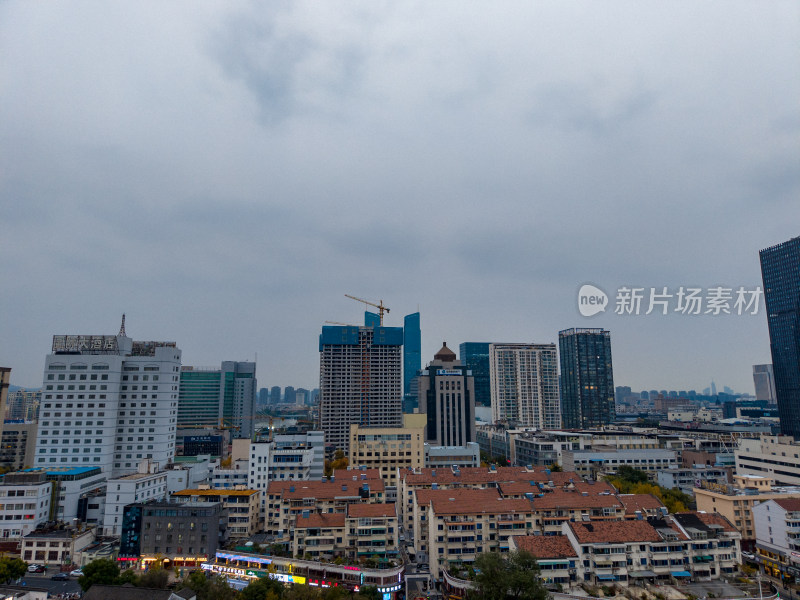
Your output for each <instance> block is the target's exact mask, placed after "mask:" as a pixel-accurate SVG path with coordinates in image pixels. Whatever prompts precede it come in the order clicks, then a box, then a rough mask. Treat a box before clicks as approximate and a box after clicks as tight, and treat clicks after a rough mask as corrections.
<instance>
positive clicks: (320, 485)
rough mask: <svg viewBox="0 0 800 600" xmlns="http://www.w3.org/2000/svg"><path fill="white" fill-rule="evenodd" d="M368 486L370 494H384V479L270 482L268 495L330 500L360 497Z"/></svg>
mask: <svg viewBox="0 0 800 600" xmlns="http://www.w3.org/2000/svg"><path fill="white" fill-rule="evenodd" d="M364 484H366V485H368V486H369V491H370V493H373V492H383V491H384V489H385V486H384V484H383V479H367V480H365V481H361V480H359V481H357V482H356V481H351V480H345V481H270V482H269V485H268V486H267V494H280V496H281V497H282V498H316V499H318V500H328V499H334V498H350V497H355V496H358V491H359V490H360V489H361V487H362V486H363V485H364Z"/></svg>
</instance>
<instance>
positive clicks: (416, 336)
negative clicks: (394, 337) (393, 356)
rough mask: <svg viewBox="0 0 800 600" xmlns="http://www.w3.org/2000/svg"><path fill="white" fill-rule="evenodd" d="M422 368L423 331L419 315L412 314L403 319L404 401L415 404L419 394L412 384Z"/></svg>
mask: <svg viewBox="0 0 800 600" xmlns="http://www.w3.org/2000/svg"><path fill="white" fill-rule="evenodd" d="M421 368H422V330H421V329H420V321H419V313H418V312H415V313H411V314H410V315H406V316H405V317H404V318H403V401H404V402H405V403H406V404H409V403H411V404H413V403H414V401H415V400H416V399H417V393H416V392H415V390H414V389H413V386H412V382H413V381H414V378H415V377H416V376H417V372H418V371H419V370H420V369H421Z"/></svg>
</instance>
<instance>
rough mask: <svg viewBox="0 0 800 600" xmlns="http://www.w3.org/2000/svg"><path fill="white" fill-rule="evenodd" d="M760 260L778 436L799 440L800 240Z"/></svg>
mask: <svg viewBox="0 0 800 600" xmlns="http://www.w3.org/2000/svg"><path fill="white" fill-rule="evenodd" d="M759 257H760V259H761V277H762V280H763V282H764V303H765V305H766V309H767V325H768V327H769V342H770V344H769V345H770V351H771V353H772V369H773V372H774V375H775V394H776V398H777V400H778V412H779V413H780V420H781V433H782V434H783V435H790V436H792V437H793V438H794V439H800V237H796V238H792V239H791V240H789V241H787V242H783V243H781V244H777V245H775V246H771V247H770V248H765V249H764V250H761V252H759Z"/></svg>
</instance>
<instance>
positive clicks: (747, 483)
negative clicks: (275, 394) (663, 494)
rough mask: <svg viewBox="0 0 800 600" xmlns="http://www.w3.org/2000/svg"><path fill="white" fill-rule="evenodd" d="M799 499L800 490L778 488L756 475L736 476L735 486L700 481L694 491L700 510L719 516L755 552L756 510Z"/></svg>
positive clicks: (766, 479) (795, 488) (798, 488)
mask: <svg viewBox="0 0 800 600" xmlns="http://www.w3.org/2000/svg"><path fill="white" fill-rule="evenodd" d="M798 496H800V487H792V486H788V487H779V486H776V485H775V480H773V479H771V478H768V477H760V476H757V475H734V476H733V484H732V485H720V484H713V483H707V482H703V481H701V482H700V487H699V488H695V490H694V497H695V501H696V502H697V510H701V511H705V512H709V513H711V512H713V513H718V514H720V515H722V516H723V517H725V518H726V519H727V520H728V521H730V522H731V523H733V525H734V526H735V527H736V529H737V530H739V532H740V533H741V534H742V540H743V544H744V546H745V548H747V549H752V547H753V545H754V543H755V539H756V530H755V524H754V521H753V507H754V506H755V505H757V504H759V503H761V502H767V501H769V500H782V499H785V498H797V497H798Z"/></svg>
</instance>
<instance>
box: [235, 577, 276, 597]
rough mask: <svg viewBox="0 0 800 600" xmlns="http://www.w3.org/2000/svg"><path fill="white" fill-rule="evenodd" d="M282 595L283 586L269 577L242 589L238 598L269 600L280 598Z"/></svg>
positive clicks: (257, 580)
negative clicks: (270, 599)
mask: <svg viewBox="0 0 800 600" xmlns="http://www.w3.org/2000/svg"><path fill="white" fill-rule="evenodd" d="M282 594H283V584H281V583H280V582H278V581H276V580H275V579H270V578H269V577H261V578H259V579H256V580H255V581H252V582H250V584H249V585H248V586H247V587H246V588H244V589H243V590H242V591H241V592H240V593H239V596H238V598H241V599H242V600H268V599H269V598H280V597H281V595H282Z"/></svg>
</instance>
